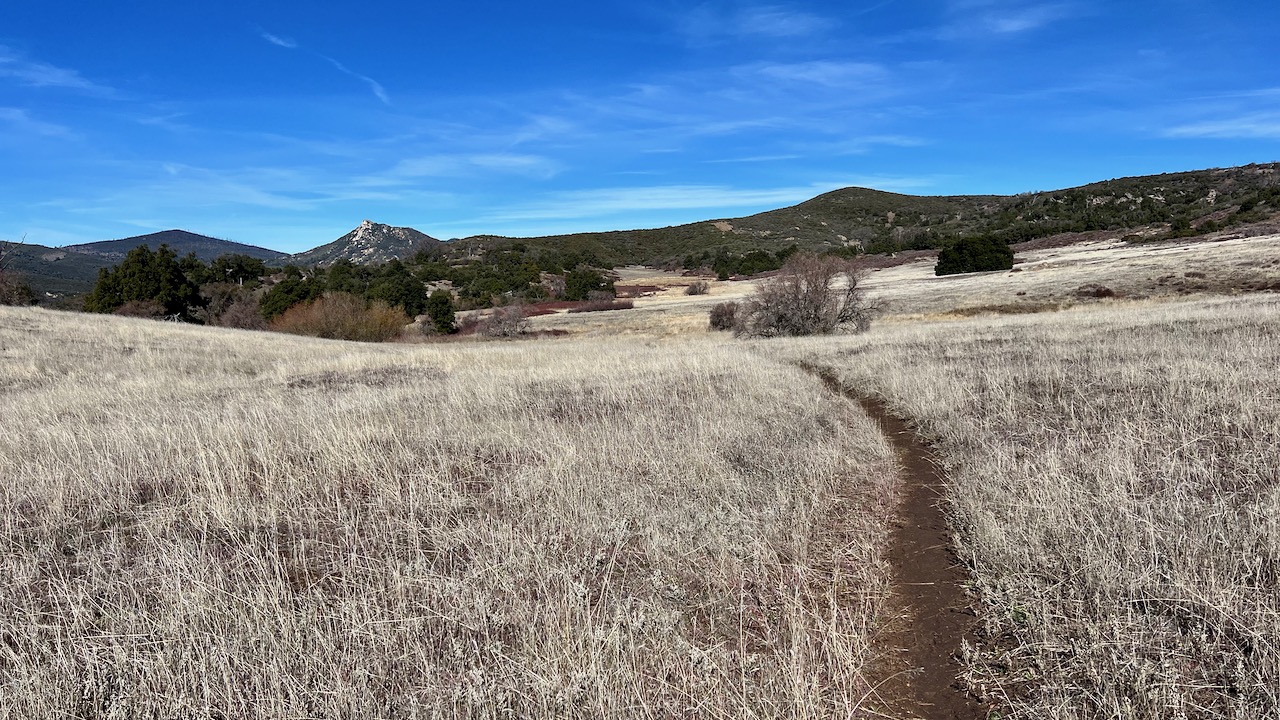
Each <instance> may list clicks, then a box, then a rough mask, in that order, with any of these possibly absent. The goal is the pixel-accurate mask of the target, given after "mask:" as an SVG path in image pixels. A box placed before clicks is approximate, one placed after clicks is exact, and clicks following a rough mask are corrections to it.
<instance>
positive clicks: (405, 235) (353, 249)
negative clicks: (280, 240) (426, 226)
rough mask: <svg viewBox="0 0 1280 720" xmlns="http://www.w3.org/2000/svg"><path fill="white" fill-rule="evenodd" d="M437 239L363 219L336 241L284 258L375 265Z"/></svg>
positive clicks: (296, 261)
mask: <svg viewBox="0 0 1280 720" xmlns="http://www.w3.org/2000/svg"><path fill="white" fill-rule="evenodd" d="M440 242H441V241H440V240H437V239H436V238H433V237H431V236H430V235H427V234H426V233H424V232H421V231H419V230H415V229H414V228H411V227H393V226H391V225H384V224H382V223H376V222H373V221H372V220H368V219H365V220H363V221H362V222H361V223H360V224H359V225H357V226H356V228H355V229H354V230H352V231H351V232H349V233H347V234H346V235H343V236H342V237H340V238H338V239H337V240H334V241H333V242H330V243H326V244H324V245H321V246H319V247H315V248H312V249H310V250H306V251H304V252H300V253H295V254H293V255H290V256H289V257H288V261H289V262H290V263H292V264H295V265H332V264H333V263H335V262H337V261H339V260H347V261H349V262H351V263H353V264H356V265H376V264H380V263H384V262H387V261H389V260H393V259H404V258H407V257H410V256H412V255H413V254H414V253H416V252H418V251H419V250H429V249H432V248H435V247H437V246H438V245H440Z"/></svg>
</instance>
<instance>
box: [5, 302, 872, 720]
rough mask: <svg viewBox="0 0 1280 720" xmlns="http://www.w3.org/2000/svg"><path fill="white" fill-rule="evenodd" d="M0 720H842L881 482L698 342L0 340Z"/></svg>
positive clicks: (755, 377) (30, 330)
mask: <svg viewBox="0 0 1280 720" xmlns="http://www.w3.org/2000/svg"><path fill="white" fill-rule="evenodd" d="M0 378H4V379H5V380H4V382H5V387H4V392H3V394H0V417H2V418H4V423H5V433H4V434H3V435H0V503H3V506H4V507H5V508H6V509H7V510H6V512H5V513H4V515H3V516H2V517H0V697H2V698H3V702H0V717H11V718H30V717H80V718H108V717H139V718H144V717H156V718H159V717H164V718H172V717H187V718H279V717H388V718H391V717H396V718H408V717H424V718H425V717H464V718H465V717H477V718H480V717H484V718H498V717H521V718H536V717H593V718H603V717H612V718H644V717H654V718H657V717H682V718H750V717H761V718H764V717H788V718H806V717H808V718H820V717H821V718H825V717H848V716H851V715H854V714H856V712H857V708H858V707H859V705H860V703H861V702H862V701H863V699H864V698H865V697H866V695H867V692H868V688H867V687H866V684H865V681H864V678H863V671H864V669H865V667H866V666H867V663H868V662H869V660H870V659H871V655H872V652H871V650H870V649H869V645H868V642H869V635H870V633H871V631H872V628H873V627H874V626H875V625H876V624H877V623H878V622H879V621H880V619H881V618H879V616H878V615H879V613H880V612H882V610H883V607H884V606H883V604H882V599H883V596H884V593H885V571H884V566H883V563H882V562H881V560H880V547H879V546H880V544H881V543H882V542H883V539H884V537H885V534H886V523H887V520H886V518H887V516H888V515H890V514H891V513H890V511H889V510H890V508H891V507H892V503H893V499H894V493H895V487H894V479H893V472H892V462H893V461H892V454H891V452H890V450H889V449H888V447H887V446H886V445H884V444H883V442H882V441H881V439H880V438H879V437H878V435H877V433H876V431H875V428H874V426H873V425H872V424H870V422H869V421H868V420H867V419H866V418H865V416H863V415H862V414H861V413H860V412H858V411H856V409H854V408H853V406H851V405H850V404H849V403H847V402H845V401H844V400H842V399H839V398H835V397H833V396H831V395H830V394H829V393H827V392H826V391H825V390H824V389H823V388H822V387H821V385H820V383H819V382H818V381H817V380H816V379H813V378H811V377H808V376H805V375H803V374H801V373H799V372H797V371H795V370H794V368H791V367H789V366H787V365H784V364H781V363H774V362H772V361H769V360H767V359H764V358H762V357H760V356H758V355H754V354H752V353H749V352H746V351H745V350H743V349H739V348H735V347H733V346H728V345H725V344H722V343H715V342H710V341H706V342H702V341H695V342H681V343H647V344H646V343H639V342H601V341H593V342H590V343H589V344H588V343H584V342H579V341H573V340H562V341H557V342H551V343H543V342H537V341H532V342H525V343H519V344H494V343H486V344H475V345H459V344H450V345H435V346H366V345H352V344H348V343H341V342H335V341H324V340H317V339H310V338H298V337H287V336H274V335H264V334H261V333H246V332H238V331H232V330H219V329H205V328H195V327H179V326H175V325H171V324H158V323H153V322H146V321H140V320H132V319H128V318H117V317H108V316H84V315H76V314H59V313H50V312H45V311H41V310H36V309H10V308H0Z"/></svg>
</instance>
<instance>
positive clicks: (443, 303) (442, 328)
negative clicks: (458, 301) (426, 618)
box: [426, 290, 458, 335]
mask: <svg viewBox="0 0 1280 720" xmlns="http://www.w3.org/2000/svg"><path fill="white" fill-rule="evenodd" d="M426 314H427V316H428V317H430V318H431V324H432V325H433V326H434V327H435V330H436V332H438V333H441V334H443V335H448V334H449V333H455V332H457V331H458V326H457V322H456V313H455V312H454V307H453V295H452V294H451V293H450V292H449V291H448V290H436V291H435V292H433V293H431V296H430V297H428V298H427V304H426Z"/></svg>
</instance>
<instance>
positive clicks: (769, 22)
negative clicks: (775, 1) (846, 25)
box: [676, 4, 834, 45]
mask: <svg viewBox="0 0 1280 720" xmlns="http://www.w3.org/2000/svg"><path fill="white" fill-rule="evenodd" d="M833 24H834V23H833V22H832V21H831V20H829V19H828V18H824V17H822V16H820V15H815V14H813V13H810V12H806V11H803V10H798V9H796V8H793V7H789V6H786V5H748V6H746V7H737V8H722V7H716V6H713V5H711V4H703V5H699V6H697V7H694V8H693V9H691V10H689V11H687V12H686V13H685V14H684V15H682V16H681V17H679V18H678V19H677V21H676V27H677V29H678V31H679V33H680V35H682V36H683V37H684V38H685V39H686V41H688V42H689V43H690V44H693V45H703V44H715V43H720V42H726V41H730V40H734V39H746V38H755V39H774V40H782V39H788V38H791V39H794V38H799V37H805V36H811V35H816V34H818V33H821V32H823V31H824V30H826V29H828V28H830V27H832V26H833Z"/></svg>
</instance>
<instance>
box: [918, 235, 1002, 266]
mask: <svg viewBox="0 0 1280 720" xmlns="http://www.w3.org/2000/svg"><path fill="white" fill-rule="evenodd" d="M1012 267H1013V249H1012V248H1010V247H1009V245H1008V244H1007V243H1005V242H1004V241H1003V240H1001V239H1000V238H997V237H992V236H990V235H977V236H972V237H964V238H960V239H959V240H957V241H956V242H955V243H953V244H952V245H951V246H949V247H946V248H943V249H942V250H940V251H939V252H938V264H937V265H936V266H934V269H933V274H934V275H955V274H957V273H970V272H983V271H987V270H1009V269H1011V268H1012Z"/></svg>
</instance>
